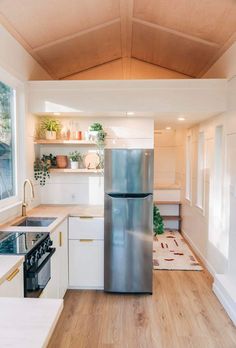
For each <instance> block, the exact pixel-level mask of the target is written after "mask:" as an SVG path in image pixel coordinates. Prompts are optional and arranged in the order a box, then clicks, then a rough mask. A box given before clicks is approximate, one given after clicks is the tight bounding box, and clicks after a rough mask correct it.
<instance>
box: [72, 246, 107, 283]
mask: <svg viewBox="0 0 236 348" xmlns="http://www.w3.org/2000/svg"><path fill="white" fill-rule="evenodd" d="M69 250H70V254H69V265H70V270H69V276H70V278H69V279H70V284H69V285H70V287H75V288H82V289H83V288H84V289H86V288H88V289H90V288H94V289H103V283H104V271H103V258H104V257H103V253H104V243H103V241H101V240H89V241H88V240H70V241H69Z"/></svg>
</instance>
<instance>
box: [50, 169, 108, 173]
mask: <svg viewBox="0 0 236 348" xmlns="http://www.w3.org/2000/svg"><path fill="white" fill-rule="evenodd" d="M102 172H103V170H102V169H86V168H83V169H71V168H51V169H50V173H52V174H53V173H79V174H100V173H102Z"/></svg>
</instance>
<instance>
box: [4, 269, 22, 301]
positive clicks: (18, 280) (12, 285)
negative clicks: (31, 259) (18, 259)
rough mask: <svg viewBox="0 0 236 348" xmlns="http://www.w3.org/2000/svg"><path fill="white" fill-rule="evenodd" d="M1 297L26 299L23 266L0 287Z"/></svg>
mask: <svg viewBox="0 0 236 348" xmlns="http://www.w3.org/2000/svg"><path fill="white" fill-rule="evenodd" d="M0 297H24V272H23V265H21V266H20V267H18V268H16V269H14V270H13V271H12V272H11V274H10V275H9V276H8V277H7V278H6V280H5V281H4V282H3V283H2V284H1V285H0Z"/></svg>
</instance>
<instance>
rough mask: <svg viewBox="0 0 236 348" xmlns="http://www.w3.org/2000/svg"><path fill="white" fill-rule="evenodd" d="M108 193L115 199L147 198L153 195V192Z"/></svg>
mask: <svg viewBox="0 0 236 348" xmlns="http://www.w3.org/2000/svg"><path fill="white" fill-rule="evenodd" d="M107 195H108V196H109V197H111V198H115V199H146V198H147V197H149V196H152V193H136V194H132V193H131V194H129V193H124V194H122V193H107Z"/></svg>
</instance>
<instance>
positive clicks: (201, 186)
mask: <svg viewBox="0 0 236 348" xmlns="http://www.w3.org/2000/svg"><path fill="white" fill-rule="evenodd" d="M196 207H198V208H199V209H200V210H202V212H203V211H204V208H205V133H204V132H203V131H200V132H199V134H198V160H197V195H196Z"/></svg>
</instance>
